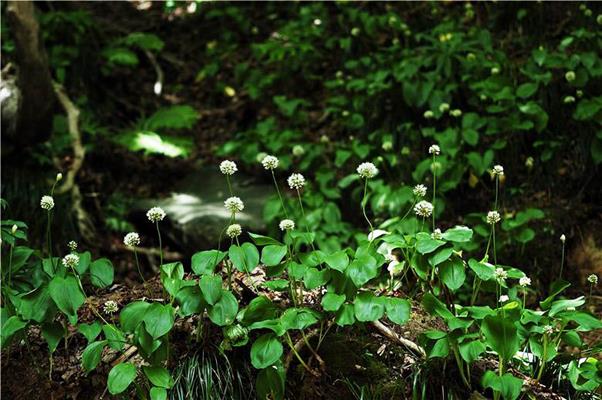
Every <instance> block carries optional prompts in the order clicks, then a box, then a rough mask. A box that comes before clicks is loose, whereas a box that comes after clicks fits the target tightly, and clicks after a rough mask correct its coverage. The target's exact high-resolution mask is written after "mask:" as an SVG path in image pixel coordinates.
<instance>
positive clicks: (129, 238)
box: [123, 232, 140, 247]
mask: <svg viewBox="0 0 602 400" xmlns="http://www.w3.org/2000/svg"><path fill="white" fill-rule="evenodd" d="M123 244H125V245H126V246H127V247H136V246H138V245H139V244H140V235H138V234H137V233H136V232H130V233H128V234H127V235H125V237H124V238H123Z"/></svg>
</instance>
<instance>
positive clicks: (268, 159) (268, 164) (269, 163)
mask: <svg viewBox="0 0 602 400" xmlns="http://www.w3.org/2000/svg"><path fill="white" fill-rule="evenodd" d="M279 163H280V161H278V159H277V158H276V157H274V156H270V155H267V156H265V157H264V158H263V160H261V165H263V168H265V169H271V170H274V169H276V168H278V164H279Z"/></svg>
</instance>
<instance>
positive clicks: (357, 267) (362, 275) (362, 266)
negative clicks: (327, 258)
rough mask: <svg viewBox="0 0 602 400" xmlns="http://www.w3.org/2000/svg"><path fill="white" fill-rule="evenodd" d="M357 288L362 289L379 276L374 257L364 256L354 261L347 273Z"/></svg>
mask: <svg viewBox="0 0 602 400" xmlns="http://www.w3.org/2000/svg"><path fill="white" fill-rule="evenodd" d="M345 273H346V274H347V276H348V277H349V278H350V279H351V280H352V281H353V284H354V285H355V286H357V287H362V286H363V285H364V284H366V283H367V282H368V281H370V280H371V279H373V278H376V276H377V275H378V266H377V264H376V260H375V259H374V257H372V256H369V255H363V256H360V257H358V258H357V259H355V260H353V261H352V262H351V264H349V266H348V267H347V270H346V271H345Z"/></svg>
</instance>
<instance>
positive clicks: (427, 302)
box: [422, 293, 454, 320]
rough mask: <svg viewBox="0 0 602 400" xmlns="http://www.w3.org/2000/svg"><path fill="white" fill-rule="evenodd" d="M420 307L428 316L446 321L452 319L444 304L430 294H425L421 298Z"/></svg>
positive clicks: (452, 315) (452, 316)
mask: <svg viewBox="0 0 602 400" xmlns="http://www.w3.org/2000/svg"><path fill="white" fill-rule="evenodd" d="M422 306H423V307H424V309H425V310H426V311H427V312H428V313H429V314H436V315H438V316H440V317H441V318H443V319H446V320H448V319H450V318H454V314H452V312H451V311H449V310H448V309H447V307H445V304H443V303H442V302H441V301H439V300H438V299H437V298H436V297H435V296H433V295H432V294H431V293H425V295H424V296H423V297H422Z"/></svg>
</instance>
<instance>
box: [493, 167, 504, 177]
mask: <svg viewBox="0 0 602 400" xmlns="http://www.w3.org/2000/svg"><path fill="white" fill-rule="evenodd" d="M491 174H492V175H493V176H503V175H504V167H502V166H501V165H499V164H498V165H494V166H493V169H492V170H491Z"/></svg>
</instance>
